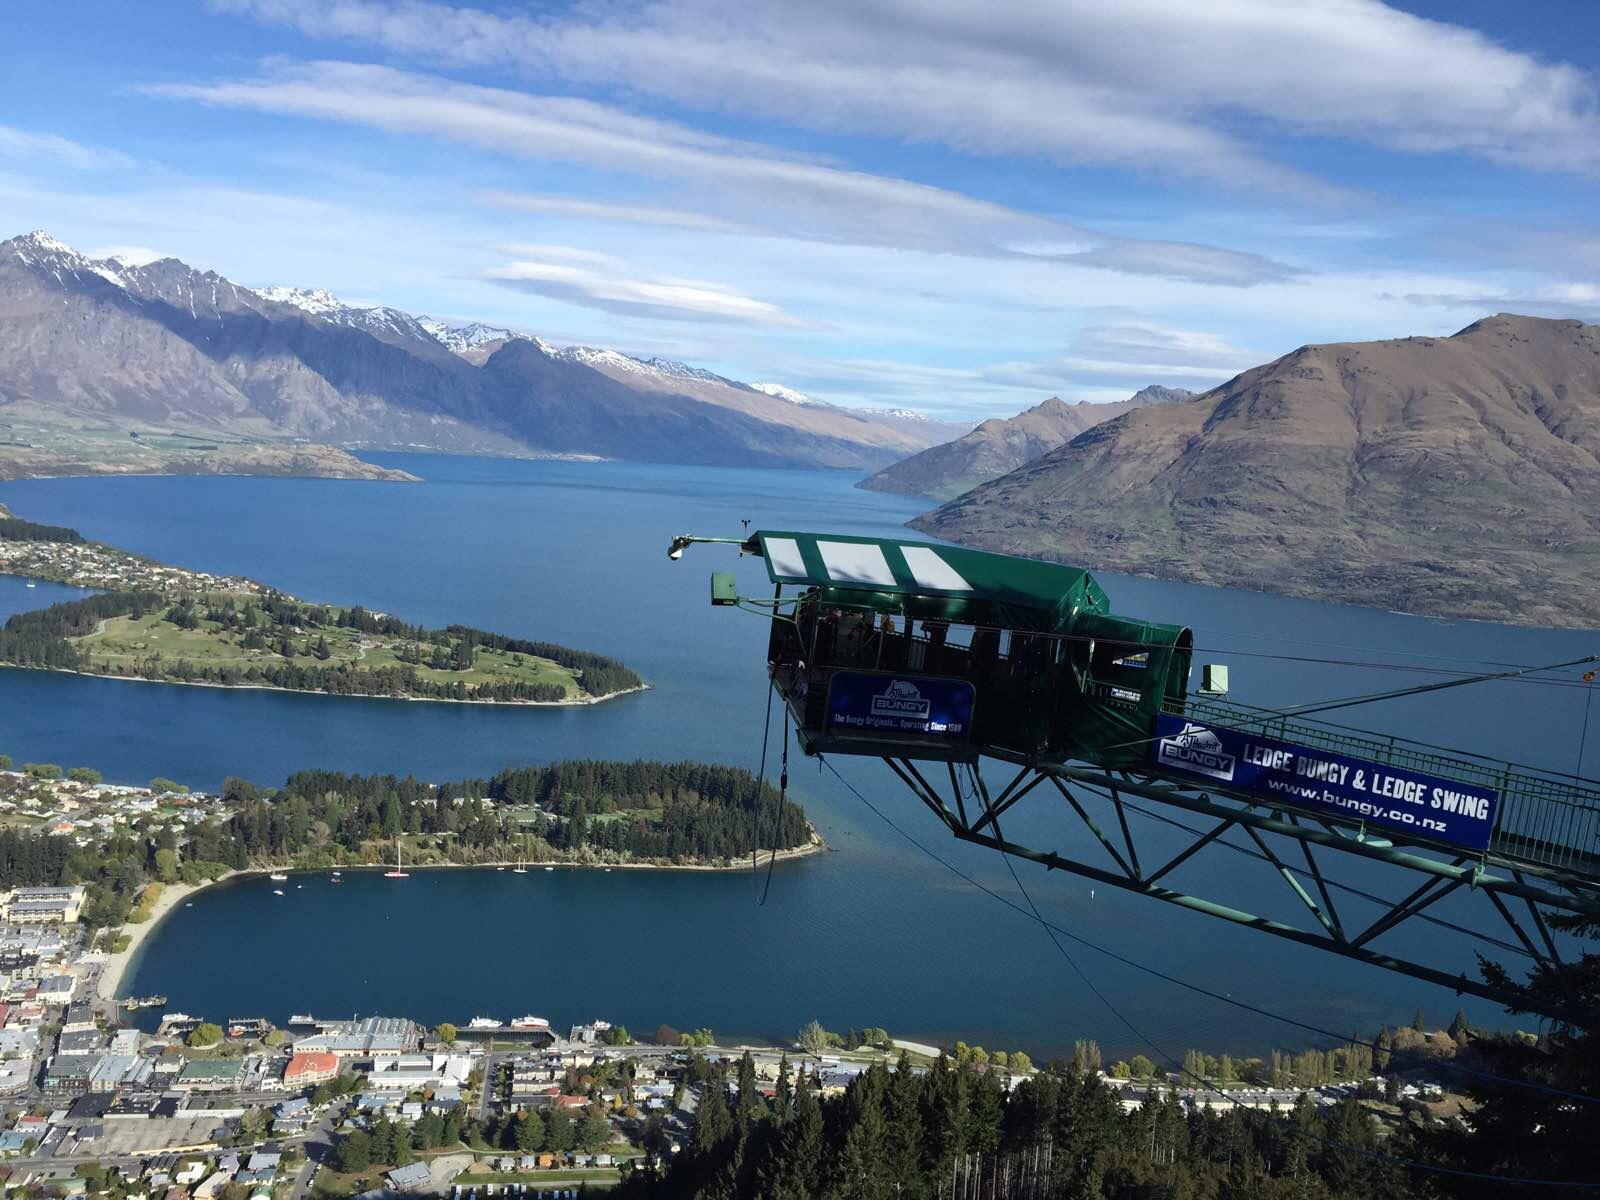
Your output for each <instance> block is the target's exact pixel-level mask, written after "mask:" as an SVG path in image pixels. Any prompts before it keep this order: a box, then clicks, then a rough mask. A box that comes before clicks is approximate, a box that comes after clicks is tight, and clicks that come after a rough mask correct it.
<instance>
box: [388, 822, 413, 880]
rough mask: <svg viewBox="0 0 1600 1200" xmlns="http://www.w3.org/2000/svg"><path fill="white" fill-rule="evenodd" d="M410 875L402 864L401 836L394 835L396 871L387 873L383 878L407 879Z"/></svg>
mask: <svg viewBox="0 0 1600 1200" xmlns="http://www.w3.org/2000/svg"><path fill="white" fill-rule="evenodd" d="M408 875H409V873H408V872H407V871H406V870H405V868H404V867H403V866H402V865H401V862H400V835H399V834H398V833H397V834H395V835H394V870H392V871H385V872H384V873H383V877H384V878H385V879H405V878H407V877H408Z"/></svg>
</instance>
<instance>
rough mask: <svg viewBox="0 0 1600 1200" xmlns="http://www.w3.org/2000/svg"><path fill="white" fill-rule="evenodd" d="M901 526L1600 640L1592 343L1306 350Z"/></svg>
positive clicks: (1012, 548)
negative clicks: (1578, 631)
mask: <svg viewBox="0 0 1600 1200" xmlns="http://www.w3.org/2000/svg"><path fill="white" fill-rule="evenodd" d="M913 524H915V525H916V527H917V528H919V529H922V530H925V531H927V532H929V533H934V534H937V535H939V536H941V537H947V538H951V539H952V540H955V541H958V542H961V543H963V544H966V545H972V546H979V547H982V548H984V549H989V550H999V551H1005V552H1009V553H1018V554H1033V555H1041V556H1044V557H1047V558H1054V559H1060V560H1063V561H1069V562H1074V563H1078V564H1081V565H1083V566H1086V567H1092V568H1101V569H1106V570H1118V571H1130V572H1135V573H1138V574H1145V575H1155V576H1162V577H1168V578H1176V579H1187V580H1193V581H1195V582H1199V583H1210V584H1223V585H1228V586H1234V587H1245V588H1254V589H1258V590H1262V591H1270V592H1281V593H1285V594H1288V595H1294V596H1310V597H1317V598H1322V599H1329V600H1338V601H1345V602H1348V603H1352V604H1364V605H1374V606H1382V607H1386V608H1395V609H1402V610H1406V611H1411V612H1422V613H1431V614H1437V615H1441V616H1456V617H1478V618H1485V619H1492V620H1505V621H1513V622H1516V623H1519V624H1540V625H1565V626H1596V625H1600V593H1597V592H1596V591H1595V588H1594V580H1595V579H1596V578H1597V577H1600V327H1597V326H1593V325H1585V324H1582V323H1581V322H1578V321H1560V320H1545V319H1540V318H1534V317H1522V316H1513V315H1508V314H1501V315H1499V316H1495V317H1490V318H1488V319H1486V320H1482V321H1479V322H1477V323H1476V324H1474V325H1471V326H1469V327H1467V328H1466V329H1463V330H1462V331H1461V332H1459V333H1457V334H1455V335H1454V336H1452V337H1448V338H1429V337H1415V338H1402V339H1396V340H1392V341H1381V342H1351V343H1339V344H1332V345H1323V346H1305V347H1302V348H1301V349H1299V350H1296V351H1294V352H1293V353H1292V354H1288V355H1285V356H1284V357H1283V358H1280V359H1277V360H1276V361H1274V362H1270V363H1267V364H1266V365H1264V366H1260V367H1256V368H1255V369H1253V370H1251V371H1247V372H1245V373H1244V374H1242V375H1240V376H1238V377H1236V378H1234V379H1232V380H1229V381H1228V382H1227V383H1226V384H1224V385H1223V386H1221V387H1219V388H1216V389H1214V390H1213V391H1211V392H1208V393H1206V394H1205V395H1204V396H1202V397H1200V398H1199V399H1198V400H1196V401H1194V402H1193V403H1190V404H1177V405H1166V406H1160V407H1153V408H1145V409H1140V410H1137V411H1134V412H1130V413H1127V414H1125V415H1124V416H1122V417H1119V418H1118V419H1116V420H1115V421H1111V422H1108V423H1107V424H1104V425H1100V426H1097V427H1096V428H1094V429H1091V430H1089V431H1088V432H1086V433H1084V434H1081V435H1079V436H1078V437H1077V438H1075V439H1074V440H1073V441H1072V442H1070V443H1068V444H1067V445H1065V446H1062V447H1060V448H1058V449H1056V450H1053V451H1051V452H1050V453H1049V454H1047V455H1045V456H1044V457H1043V458H1041V459H1039V460H1037V461H1035V462H1033V463H1030V464H1029V465H1027V466H1025V467H1022V468H1021V469H1019V470H1017V471H1013V472H1012V473H1011V474H1009V475H1006V476H1004V477H1003V478H1001V479H997V480H995V481H993V482H991V483H988V484H985V485H983V486H981V487H979V488H977V489H975V490H974V491H972V492H970V493H968V494H967V495H964V496H962V497H960V498H959V499H958V500H955V501H953V502H951V503H949V504H946V505H944V506H943V507H942V508H939V509H937V510H935V511H933V512H931V513H928V514H926V515H925V516H923V517H919V518H918V519H917V520H916V521H915V522H913Z"/></svg>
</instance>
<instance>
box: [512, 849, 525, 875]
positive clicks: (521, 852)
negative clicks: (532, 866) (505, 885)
mask: <svg viewBox="0 0 1600 1200" xmlns="http://www.w3.org/2000/svg"><path fill="white" fill-rule="evenodd" d="M526 854H527V851H526V849H525V848H524V847H522V846H521V845H518V847H517V865H516V866H514V867H512V868H511V873H512V874H513V875H526V874H527V873H528V864H527V862H526V861H525V856H526Z"/></svg>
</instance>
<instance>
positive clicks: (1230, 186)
mask: <svg viewBox="0 0 1600 1200" xmlns="http://www.w3.org/2000/svg"><path fill="white" fill-rule="evenodd" d="M7 25H8V28H9V30H10V32H11V33H12V34H13V36H14V38H15V41H16V45H17V46H18V47H25V50H20V49H19V50H14V51H13V53H11V54H10V55H8V64H7V66H8V70H7V73H6V74H5V75H3V76H0V236H8V235H10V234H13V233H21V232H25V231H27V230H29V229H33V228H44V229H47V230H49V231H50V232H51V233H53V234H55V235H56V236H57V237H59V238H61V239H62V240H64V241H67V242H69V243H71V244H72V245H74V246H76V247H77V248H79V249H83V250H86V251H95V252H102V253H109V252H122V253H127V254H130V255H132V256H140V257H143V256H150V255H156V254H172V255H175V256H177V257H180V258H183V259H184V260H185V261H187V262H189V263H191V264H193V265H195V266H198V267H203V268H209V269H213V270H216V271H218V272H220V273H221V274H224V275H227V276H229V277H230V278H232V279H235V280H237V281H238V282H241V283H244V284H247V285H250V286H256V287H259V286H265V285H268V284H289V285H294V286H302V287H325V288H328V289H330V290H331V291H333V292H334V293H335V294H337V295H339V296H341V297H343V298H345V299H347V300H351V301H354V302H373V303H379V302H381V303H386V304H392V305H394V306H396V307H399V308H404V309H407V310H410V311H413V312H418V313H428V314H431V315H435V316H439V317H443V318H447V319H458V320H483V321H488V322H493V323H499V324H505V325H509V326H511V327H513V328H516V329H519V330H522V331H526V332H529V333H536V334H538V335H540V336H542V337H544V338H546V339H547V340H550V341H554V342H558V343H568V342H582V343H587V344H594V345H604V346H614V347H617V348H619V349H623V350H626V351H628V352H630V353H638V354H663V355H668V356H671V357H675V358H682V359H686V360H688V361H691V362H694V363H696V364H698V365H702V366H707V367H710V368H712V369H715V370H719V371H722V372H724V373H727V374H730V375H733V376H735V377H737V378H742V379H756V380H768V381H774V382H778V383H782V384H785V385H788V386H790V387H795V388H798V389H801V390H804V391H807V392H810V393H812V394H814V395H817V396H820V397H823V398H826V399H830V400H835V401H838V402H842V403H852V404H867V405H897V406H898V405H907V406H912V407H916V408H920V409H923V410H924V411H928V412H930V413H935V414H938V415H945V416H953V417H967V418H972V417H982V416H989V415H997V414H1009V413H1012V412H1015V411H1017V410H1019V409H1021V408H1023V407H1026V406H1028V405H1030V404H1033V403H1036V402H1038V401H1039V400H1041V399H1043V398H1044V397H1045V396H1048V395H1051V394H1056V395H1060V396H1062V397H1064V398H1066V399H1069V400H1076V399H1086V400H1096V401H1099V400H1110V399H1116V398H1120V397H1121V396H1125V395H1127V394H1128V393H1129V392H1131V391H1133V390H1135V389H1136V388H1139V387H1142V386H1144V385H1146V384H1149V383H1165V384H1171V385H1183V386H1190V387H1200V386H1206V385H1209V384H1213V383H1216V382H1220V381H1221V380H1222V379H1224V378H1226V377H1228V376H1229V375H1231V374H1233V373H1235V372H1237V371H1239V370H1242V369H1244V368H1247V367H1249V366H1252V365H1255V364H1256V363H1258V362H1261V361H1265V360H1266V359H1268V358H1271V357H1275V356H1276V355H1279V354H1282V353H1284V352H1286V351H1288V350H1291V349H1293V348H1294V347H1296V346H1298V345H1301V344H1303V343H1306V342H1318V341H1335V340H1345V339H1353V338H1374V337H1394V336H1404V335H1408V334H1440V333H1449V332H1452V331H1454V330H1456V329H1459V328H1460V327H1462V326H1463V325H1466V324H1468V323H1470V322H1471V321H1472V320H1474V319H1476V318H1477V317H1479V316H1482V315H1484V314H1486V313H1490V312H1495V311H1501V310H1511V311H1520V312H1529V313H1535V314H1539V315H1549V316H1576V317H1581V318H1585V319H1591V320H1592V319H1595V318H1596V315H1597V314H1600V218H1597V215H1596V214H1600V186H1597V175H1600V99H1597V96H1600V62H1597V59H1600V50H1597V47H1600V5H1595V4H1590V3H1576V2H1574V3H1570V4H1537V3H1534V4H1524V5H1518V6H1509V5H1505V4H1501V3H1490V2H1488V0H1458V2H1457V3H1454V4H1450V5H1443V4H1440V5H1427V6H1424V5H1417V4H1413V5H1409V6H1405V7H1398V6H1386V5H1383V4H1379V3H1375V2H1373V0H1308V2H1305V3H1300V4H1292V5H1291V4H1282V3H1279V2H1277V0H1210V2H1209V3H1206V4H1194V3H1192V2H1190V0H1119V3H1117V4H1105V3H1103V2H1095V3H1081V2H1077V0H1012V2H1010V3H1002V4H997V5H974V4H970V3H965V2H956V0H813V2H811V3H808V4H804V5H796V4H783V3H768V2H767V0H738V2H729V0H662V2H660V3H647V4H639V3H611V2H609V0H588V2H584V3H579V4H575V5H570V6H568V5H533V4H508V3H490V2H488V0H484V2H482V3H479V4H476V5H472V4H467V3H455V4H441V3H433V2H431V0H210V2H206V0H193V2H189V0H170V2H162V0H146V2H144V3H140V4H136V5H135V4H127V3H124V2H121V0H79V2H77V3H74V4H70V5H62V4H59V3H35V2H33V0H13V2H12V3H11V4H10V5H8V8H7Z"/></svg>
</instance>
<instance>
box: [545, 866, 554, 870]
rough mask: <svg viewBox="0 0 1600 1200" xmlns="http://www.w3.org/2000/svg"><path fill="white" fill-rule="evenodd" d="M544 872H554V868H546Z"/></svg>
mask: <svg viewBox="0 0 1600 1200" xmlns="http://www.w3.org/2000/svg"><path fill="white" fill-rule="evenodd" d="M545 870H546V871H554V870H555V868H554V867H546V868H545Z"/></svg>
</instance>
